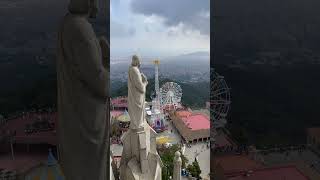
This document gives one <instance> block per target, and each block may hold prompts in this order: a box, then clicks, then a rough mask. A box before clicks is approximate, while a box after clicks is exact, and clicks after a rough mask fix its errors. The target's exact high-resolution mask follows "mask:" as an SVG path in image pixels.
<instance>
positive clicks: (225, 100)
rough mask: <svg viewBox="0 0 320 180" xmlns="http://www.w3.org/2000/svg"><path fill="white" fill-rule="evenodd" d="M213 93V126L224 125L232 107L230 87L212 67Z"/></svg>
mask: <svg viewBox="0 0 320 180" xmlns="http://www.w3.org/2000/svg"><path fill="white" fill-rule="evenodd" d="M210 75H211V77H210V78H211V79H212V81H211V95H210V99H211V100H210V101H211V103H210V106H211V107H210V111H211V117H212V120H213V126H215V127H216V128H218V127H223V126H224V125H225V124H226V123H227V120H226V117H227V114H228V111H229V108H230V104H231V100H230V89H229V87H228V85H227V83H226V81H225V80H224V77H223V76H221V75H219V74H218V73H217V72H215V71H214V69H211V73H210Z"/></svg>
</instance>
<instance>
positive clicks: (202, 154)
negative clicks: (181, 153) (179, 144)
mask: <svg viewBox="0 0 320 180" xmlns="http://www.w3.org/2000/svg"><path fill="white" fill-rule="evenodd" d="M185 156H186V157H187V158H188V160H189V163H192V162H193V161H194V159H195V158H196V157H197V161H198V162H199V165H200V169H201V177H203V178H207V179H209V173H210V149H209V148H207V143H205V142H199V143H197V144H192V145H191V147H186V148H185Z"/></svg>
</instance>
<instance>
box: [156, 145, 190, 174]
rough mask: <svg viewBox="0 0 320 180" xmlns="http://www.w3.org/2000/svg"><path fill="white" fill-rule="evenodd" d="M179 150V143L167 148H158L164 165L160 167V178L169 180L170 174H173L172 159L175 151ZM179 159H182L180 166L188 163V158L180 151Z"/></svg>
mask: <svg viewBox="0 0 320 180" xmlns="http://www.w3.org/2000/svg"><path fill="white" fill-rule="evenodd" d="M177 151H180V153H181V148H180V146H179V145H176V144H175V145H173V146H171V147H169V148H161V149H159V150H158V152H159V155H160V157H161V160H162V162H163V164H164V167H163V168H162V180H169V179H170V178H169V177H170V176H171V177H172V176H173V167H174V164H173V160H174V156H175V152H177ZM181 159H182V168H184V167H185V165H186V163H188V159H187V158H186V157H185V156H184V155H183V154H182V153H181Z"/></svg>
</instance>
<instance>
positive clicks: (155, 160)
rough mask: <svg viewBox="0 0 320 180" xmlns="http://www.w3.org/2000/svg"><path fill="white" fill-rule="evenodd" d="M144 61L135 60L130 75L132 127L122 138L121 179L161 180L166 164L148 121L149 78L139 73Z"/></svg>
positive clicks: (135, 58) (129, 97)
mask: <svg viewBox="0 0 320 180" xmlns="http://www.w3.org/2000/svg"><path fill="white" fill-rule="evenodd" d="M139 66H140V61H139V58H138V57H137V56H133V57H132V64H131V66H130V67H129V72H128V111H129V116H130V128H129V130H128V131H127V132H126V133H125V134H124V135H123V136H122V138H121V140H122V142H123V151H122V156H121V162H120V179H121V180H161V167H162V166H163V165H162V162H161V159H160V156H159V154H158V153H157V150H156V136H157V133H156V132H155V131H154V130H153V129H152V128H151V127H150V126H149V125H148V123H146V120H145V108H144V106H145V93H146V86H147V84H148V81H147V78H146V76H145V75H144V74H143V73H141V72H140V71H139Z"/></svg>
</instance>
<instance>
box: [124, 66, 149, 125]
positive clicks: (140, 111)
mask: <svg viewBox="0 0 320 180" xmlns="http://www.w3.org/2000/svg"><path fill="white" fill-rule="evenodd" d="M145 93H146V84H145V83H143V82H142V77H141V73H140V71H139V69H138V67H135V66H130V67H129V71H128V107H129V108H128V113H129V116H130V128H131V129H138V128H141V127H143V123H144V122H145V115H144V111H145V108H144V107H145V104H144V103H145Z"/></svg>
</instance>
